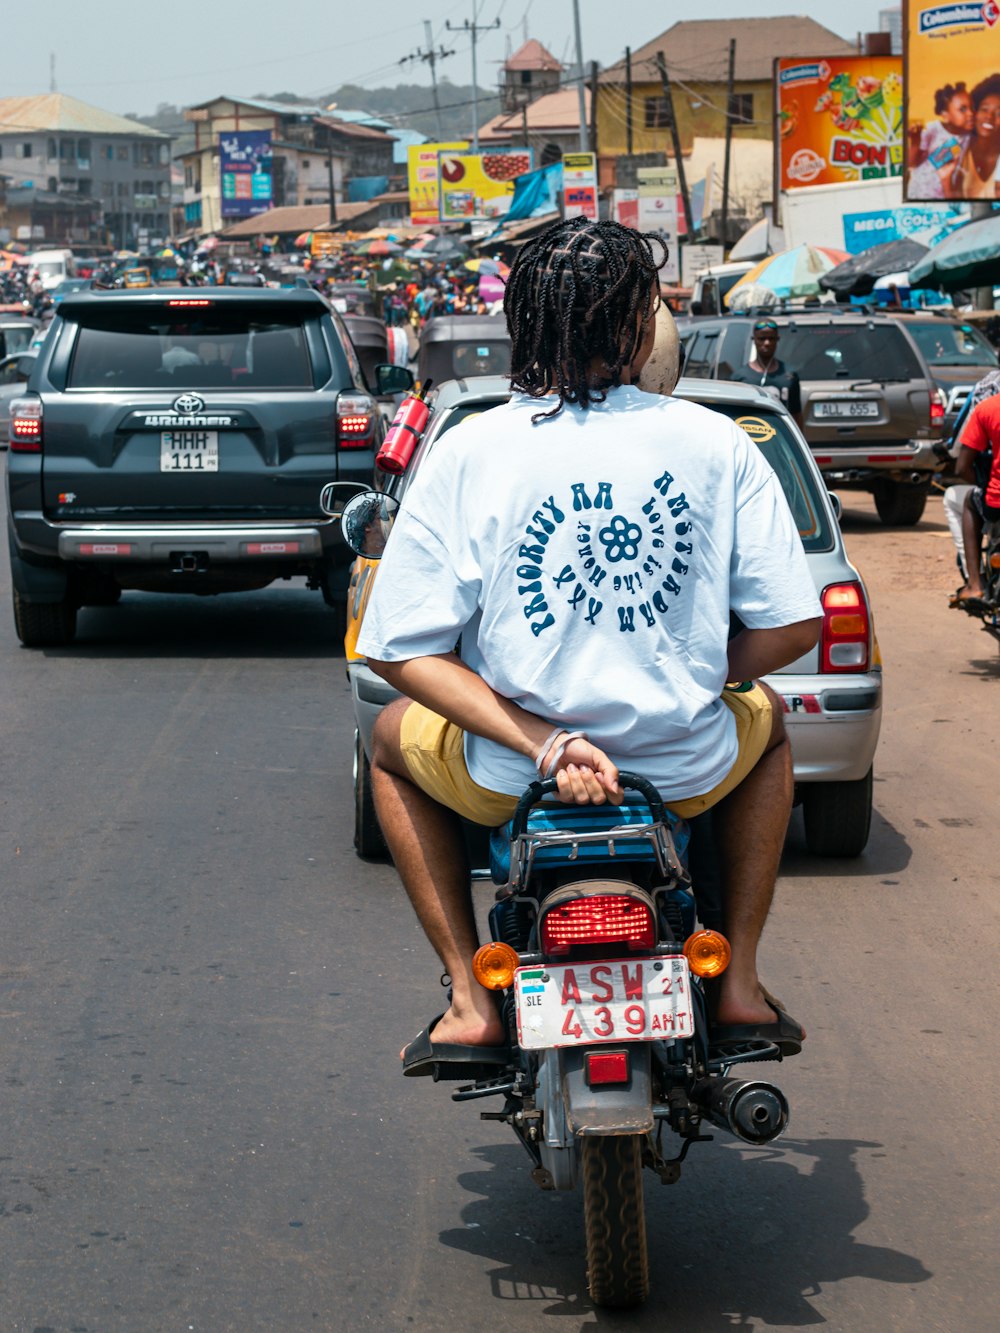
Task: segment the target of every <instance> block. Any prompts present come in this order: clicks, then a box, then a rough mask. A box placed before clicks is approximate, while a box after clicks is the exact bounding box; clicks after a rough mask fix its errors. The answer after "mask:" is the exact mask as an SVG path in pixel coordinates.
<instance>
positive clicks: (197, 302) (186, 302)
mask: <svg viewBox="0 0 1000 1333" xmlns="http://www.w3.org/2000/svg"><path fill="white" fill-rule="evenodd" d="M211 304H212V302H211V301H206V300H204V299H203V298H201V297H199V298H198V300H193V299H192V298H190V297H184V299H183V300H178V301H168V302H167V305H173V306H178V305H182V306H186V305H211Z"/></svg>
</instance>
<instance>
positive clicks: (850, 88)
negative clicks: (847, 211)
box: [774, 56, 903, 190]
mask: <svg viewBox="0 0 1000 1333" xmlns="http://www.w3.org/2000/svg"><path fill="white" fill-rule="evenodd" d="M774 65H775V75H774V83H775V91H774V106H775V117H776V120H777V135H776V138H777V144H778V149H777V157H778V163H777V167H778V189H779V190H795V189H798V188H800V187H801V186H803V185H844V184H846V183H849V182H851V181H867V180H878V179H879V178H881V177H888V176H901V175H902V174H903V65H902V61H901V59H900V58H899V56H829V57H826V58H822V57H819V58H817V59H815V60H804V59H801V58H797V59H791V58H783V59H779V60H776V61H775V62H774Z"/></svg>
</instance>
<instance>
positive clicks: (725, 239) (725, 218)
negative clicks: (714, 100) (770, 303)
mask: <svg viewBox="0 0 1000 1333" xmlns="http://www.w3.org/2000/svg"><path fill="white" fill-rule="evenodd" d="M735 81H736V38H735V37H732V38H730V41H729V78H728V80H727V83H726V156H725V159H724V161H725V166H724V167H723V170H722V244H723V246H727V245H728V244H729V158H730V154H731V152H732V147H733V84H734V83H735Z"/></svg>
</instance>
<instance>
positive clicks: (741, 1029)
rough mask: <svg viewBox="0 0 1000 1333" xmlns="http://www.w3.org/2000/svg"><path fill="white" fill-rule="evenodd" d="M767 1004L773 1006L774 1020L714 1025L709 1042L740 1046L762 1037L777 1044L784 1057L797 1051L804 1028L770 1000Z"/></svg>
mask: <svg viewBox="0 0 1000 1333" xmlns="http://www.w3.org/2000/svg"><path fill="white" fill-rule="evenodd" d="M768 1005H769V1006H770V1007H771V1008H772V1009H773V1010H774V1013H775V1016H776V1018H777V1022H776V1023H726V1024H722V1025H720V1026H718V1027H713V1028H712V1029H710V1031H709V1034H708V1042H709V1046H710V1047H713V1048H714V1047H717V1046H739V1045H746V1044H747V1043H748V1042H758V1041H761V1042H770V1043H771V1044H772V1045H774V1046H777V1048H778V1052H779V1054H780V1055H781V1057H782V1058H783V1059H784V1058H785V1057H786V1056H789V1055H798V1053H799V1052H800V1051H801V1050H802V1043H803V1042H804V1041H805V1037H806V1034H805V1029H804V1028H803V1027H802V1025H801V1023H796V1021H795V1019H794V1018H791V1017H790V1016H789V1015H788V1014H786V1013H785V1011H784V1009H782V1008H780V1007H779V1006H778V1005H776V1004H773V1003H772V1002H771V1000H768Z"/></svg>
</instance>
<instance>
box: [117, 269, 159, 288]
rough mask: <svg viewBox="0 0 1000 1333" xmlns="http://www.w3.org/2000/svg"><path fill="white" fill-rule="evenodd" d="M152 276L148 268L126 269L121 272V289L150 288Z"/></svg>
mask: <svg viewBox="0 0 1000 1333" xmlns="http://www.w3.org/2000/svg"><path fill="white" fill-rule="evenodd" d="M152 285H153V275H152V274H151V273H150V271H149V269H148V268H127V269H125V270H124V271H123V272H122V286H123V287H152Z"/></svg>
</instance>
